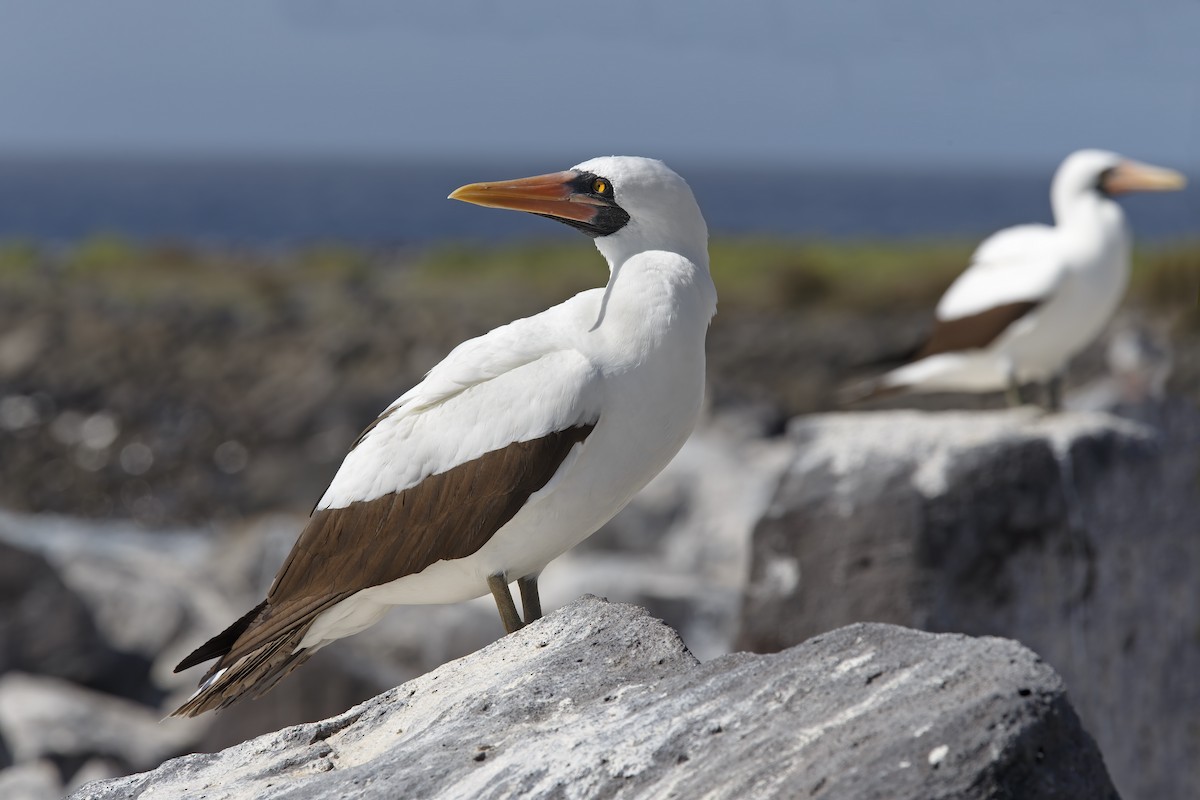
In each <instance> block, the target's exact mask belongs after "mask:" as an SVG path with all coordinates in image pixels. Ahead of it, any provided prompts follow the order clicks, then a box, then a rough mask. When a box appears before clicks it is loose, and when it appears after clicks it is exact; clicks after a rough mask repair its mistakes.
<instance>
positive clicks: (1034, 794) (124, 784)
mask: <svg viewBox="0 0 1200 800" xmlns="http://www.w3.org/2000/svg"><path fill="white" fill-rule="evenodd" d="M398 796H404V797H430V798H432V797H473V798H489V797H558V798H582V797H588V798H594V797H639V798H643V797H699V796H704V797H706V798H745V797H756V798H757V797H830V798H833V797H855V798H882V797H887V798H895V799H902V798H930V797H956V798H985V797H986V798H994V797H1021V798H1025V799H1026V800H1036V798H1050V797H1055V798H1063V797H1070V798H1075V797H1078V798H1113V797H1116V792H1115V790H1114V789H1113V787H1112V785H1111V783H1110V782H1109V779H1108V775H1107V773H1106V771H1105V767H1104V763H1103V760H1102V759H1101V756H1100V753H1099V751H1098V750H1097V749H1096V746H1095V744H1094V743H1093V741H1092V739H1091V738H1090V737H1089V736H1088V734H1087V733H1086V732H1084V731H1083V729H1082V728H1081V727H1080V724H1079V721H1078V718H1077V717H1076V715H1075V712H1074V711H1073V710H1072V708H1071V706H1070V704H1069V702H1068V701H1067V698H1066V694H1065V690H1064V687H1063V682H1062V680H1061V679H1060V678H1059V677H1058V675H1057V674H1055V672H1054V671H1053V670H1052V669H1051V668H1050V667H1048V666H1047V665H1046V664H1045V663H1043V662H1042V661H1041V659H1040V658H1038V656H1037V655H1035V654H1034V653H1033V652H1032V651H1030V650H1028V649H1026V648H1025V647H1023V646H1021V645H1020V644H1018V643H1016V642H1013V641H1009V640H1004V639H996V638H971V637H967V636H962V635H958V634H940V635H935V634H928V633H921V632H917V631H913V630H908V629H905V628H900V627H895V626H891V625H884V624H857V625H851V626H848V627H845V628H840V629H838V630H836V631H832V632H830V633H827V634H824V635H821V636H817V637H814V638H812V639H809V640H808V641H806V642H804V643H802V644H799V645H797V646H795V647H792V648H790V649H788V650H786V651H784V652H781V653H777V654H773V655H750V654H745V653H738V654H734V655H729V656H722V657H720V658H716V659H713V660H712V661H708V662H706V663H699V662H697V660H696V659H695V658H694V657H693V656H692V655H691V653H689V652H688V650H687V649H686V648H685V647H684V646H683V643H682V641H681V640H680V638H679V636H678V635H677V634H676V633H675V631H673V630H672V629H671V628H669V627H667V626H666V625H665V624H663V623H662V622H660V621H658V620H656V619H653V618H652V617H650V616H649V615H647V614H646V612H645V611H643V610H642V609H640V608H638V607H635V606H629V605H618V604H609V603H607V602H605V601H603V600H599V599H597V598H595V597H590V596H589V597H584V598H582V599H580V600H578V601H576V602H575V603H572V604H571V605H569V606H567V607H565V608H563V609H562V610H561V611H559V612H557V613H555V614H552V615H551V616H549V617H547V618H545V619H543V620H541V621H539V622H537V623H535V624H533V625H531V626H529V627H527V628H525V629H523V630H521V631H519V632H518V633H516V634H514V635H512V636H507V637H505V638H503V639H501V640H499V641H497V642H495V643H494V644H492V645H490V646H488V647H486V648H484V649H483V650H480V651H478V652H476V653H473V654H472V655H470V656H467V657H465V658H462V659H459V660H457V661H452V662H450V663H448V664H445V665H443V666H442V667H440V668H438V669H436V670H434V671H432V672H430V673H428V674H426V675H424V676H422V677H420V678H417V679H415V680H412V681H409V682H408V683H405V684H403V685H401V686H399V687H397V688H395V689H391V690H389V691H386V692H384V693H383V694H381V695H379V696H377V697H375V698H374V699H372V700H369V701H367V702H366V703H363V704H361V705H359V706H356V707H354V708H352V709H350V710H349V711H347V712H345V713H343V714H340V715H338V716H335V717H332V718H330V719H327V720H325V721H323V722H317V723H312V724H305V725H298V726H295V727H291V728H286V729H284V730H281V731H279V732H277V733H272V734H267V735H265V736H261V737H259V738H257V739H252V740H250V741H247V742H244V743H242V744H240V745H237V746H234V747H231V748H229V749H227V750H224V751H222V752H219V753H212V754H194V755H188V756H183V757H181V758H176V759H173V760H171V761H168V762H166V763H165V764H163V765H162V766H160V767H159V768H157V769H155V770H154V771H152V772H146V773H142V774H138V775H130V776H127V777H123V778H116V779H113V780H108V781H102V782H98V783H93V784H89V785H87V786H85V787H83V788H82V789H80V790H79V791H78V792H77V793H76V794H75V795H73V799H74V800H119V799H120V800H124V799H125V798H134V797H137V798H142V800H152V798H167V797H169V798H205V800H219V798H255V799H256V800H265V799H267V798H305V800H313V799H314V798H317V799H319V798H348V797H354V798H392V797H398Z"/></svg>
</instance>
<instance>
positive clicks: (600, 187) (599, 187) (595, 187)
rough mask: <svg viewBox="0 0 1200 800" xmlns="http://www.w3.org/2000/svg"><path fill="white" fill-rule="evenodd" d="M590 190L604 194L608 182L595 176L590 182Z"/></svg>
mask: <svg viewBox="0 0 1200 800" xmlns="http://www.w3.org/2000/svg"><path fill="white" fill-rule="evenodd" d="M592 191H593V192H595V193H596V194H604V193H605V192H607V191H608V184H607V183H606V182H605V181H604V180H603V179H602V178H597V179H596V180H595V181H594V182H593V183H592Z"/></svg>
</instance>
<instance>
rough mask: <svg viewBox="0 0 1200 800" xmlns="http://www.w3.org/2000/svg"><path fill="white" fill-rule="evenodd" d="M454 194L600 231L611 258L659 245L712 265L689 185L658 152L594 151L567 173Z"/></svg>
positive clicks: (704, 228) (596, 233)
mask: <svg viewBox="0 0 1200 800" xmlns="http://www.w3.org/2000/svg"><path fill="white" fill-rule="evenodd" d="M450 199H452V200H462V201H464V202H467V203H474V204H476V205H481V206H488V207H490V208H509V209H513V210H515V211H527V212H529V213H531V214H537V215H539V216H543V217H549V218H550V219H555V220H558V221H559V222H563V223H566V224H567V225H570V226H571V227H573V228H576V229H577V230H579V231H582V232H583V233H585V234H587V235H588V236H591V237H592V238H594V239H595V240H596V246H597V247H598V248H599V249H600V252H602V253H603V254H604V255H605V257H606V258H608V260H609V262H610V263H620V262H621V261H623V260H624V259H625V258H628V257H629V256H630V255H633V254H634V253H637V252H641V251H644V250H650V249H654V250H671V251H673V252H677V253H680V254H681V255H684V256H686V257H688V258H690V259H692V260H693V261H694V262H695V263H697V264H703V265H704V266H706V267H707V265H708V256H707V243H708V228H707V226H706V225H705V223H704V217H703V215H702V214H701V213H700V207H699V206H698V205H697V204H696V198H695V197H694V196H693V195H692V190H691V188H690V187H689V186H688V185H687V182H686V181H684V180H683V178H681V177H679V175H678V174H676V173H675V172H674V171H673V170H672V169H670V168H669V167H668V166H667V165H666V164H664V163H663V162H661V161H657V160H655V159H652V158H639V157H634V156H605V157H602V158H593V159H591V160H589V161H584V162H583V163H582V164H577V165H575V166H574V167H572V168H571V169H569V170H566V171H564V172H554V173H550V174H547V175H537V176H534V177H532V178H518V179H516V180H509V181H495V182H489V183H472V184H469V185H467V186H463V187H461V188H458V189H455V190H454V191H453V192H451V193H450Z"/></svg>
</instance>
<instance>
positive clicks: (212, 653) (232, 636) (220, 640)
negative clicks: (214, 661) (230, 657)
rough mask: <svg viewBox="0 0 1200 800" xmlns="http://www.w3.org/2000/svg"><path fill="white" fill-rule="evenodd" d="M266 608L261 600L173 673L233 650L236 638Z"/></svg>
mask: <svg viewBox="0 0 1200 800" xmlns="http://www.w3.org/2000/svg"><path fill="white" fill-rule="evenodd" d="M266 607H267V601H266V600H263V601H262V602H261V603H259V604H258V605H256V606H255V607H254V608H252V609H250V610H249V611H247V612H246V613H245V615H243V616H242V618H241V619H239V620H238V621H237V622H235V623H233V624H232V625H230V626H229V627H228V628H226V629H225V630H223V631H221V632H220V633H218V634H217V635H216V636H214V637H213V638H211V639H209V640H208V641H207V642H205V643H204V644H202V645H200V646H199V647H197V648H196V649H195V650H193V651H192V652H191V653H189V654H188V656H187V658H185V659H183V661H180V662H179V663H178V664H177V665H176V666H175V672H183V671H184V670H185V669H187V668H188V667H194V666H196V665H197V664H203V663H204V662H205V661H208V660H209V659H210V658H217V657H218V656H223V655H225V654H226V653H228V652H229V651H230V650H232V649H233V645H234V643H235V642H236V641H237V640H238V638H239V637H241V635H242V634H243V633H245V632H246V629H247V628H249V627H250V623H252V622H253V621H254V620H255V619H257V618H258V615H259V614H261V613H262V611H263V609H264V608H266ZM216 669H217V668H216V667H214V668H213V669H212V670H210V671H209V674H210V675H211V674H212V673H213V672H215V671H216ZM204 677H205V678H207V677H208V675H205V676H204Z"/></svg>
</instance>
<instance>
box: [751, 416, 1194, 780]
mask: <svg viewBox="0 0 1200 800" xmlns="http://www.w3.org/2000/svg"><path fill="white" fill-rule="evenodd" d="M1140 414H1141V420H1140V421H1136V422H1135V421H1132V420H1129V419H1122V418H1118V417H1114V416H1111V415H1107V414H1099V413H1092V414H1083V413H1080V414H1061V415H1050V416H1047V415H1042V414H1039V413H1037V412H1035V411H1033V410H1031V409H1018V410H1015V411H1005V412H981V413H941V414H925V413H919V412H911V411H910V412H887V413H877V414H837V415H825V416H818V417H809V418H805V419H799V420H796V421H795V422H794V423H793V424H792V426H791V428H790V430H789V433H788V437H789V439H790V440H791V441H792V443H793V446H794V455H793V460H792V464H791V467H790V468H789V469H788V470H787V473H786V475H785V477H784V479H783V481H782V482H781V484H780V487H779V490H778V492H777V494H776V496H775V499H774V501H773V503H772V504H771V506H770V508H769V509H768V511H767V513H766V514H765V515H764V516H763V517H762V519H761V520H760V521H759V523H758V525H757V527H756V529H755V532H754V535H753V543H752V550H753V553H752V566H751V571H750V575H751V577H750V581H749V583H748V586H747V590H746V598H745V603H744V606H743V611H742V620H741V632H740V634H739V637H738V646H739V647H741V648H745V649H750V650H754V651H758V652H772V651H776V650H781V649H783V648H786V647H789V646H791V645H793V644H795V643H797V642H801V641H804V640H805V639H808V638H809V637H811V636H813V635H816V634H819V633H821V632H822V631H827V630H831V629H834V628H837V627H839V626H842V625H846V624H849V623H852V622H857V621H878V622H890V623H896V624H900V625H908V626H914V627H919V628H922V629H925V630H931V631H959V632H963V633H968V634H972V635H999V636H1005V637H1011V638H1014V639H1018V640H1020V641H1021V642H1023V643H1024V644H1026V645H1028V646H1029V647H1031V648H1033V649H1034V650H1035V651H1037V652H1038V653H1039V654H1041V655H1042V656H1043V657H1044V658H1046V660H1047V661H1048V662H1049V663H1050V664H1052V665H1053V666H1054V667H1055V669H1057V670H1058V671H1059V672H1060V673H1061V674H1062V675H1063V677H1064V678H1065V680H1066V682H1067V685H1068V686H1069V687H1070V690H1071V696H1072V698H1073V699H1074V701H1075V703H1076V707H1077V708H1078V710H1079V714H1080V716H1081V718H1082V719H1083V721H1084V724H1085V725H1086V726H1087V728H1088V730H1090V731H1092V732H1093V733H1094V734H1095V736H1096V739H1097V741H1098V743H1099V745H1100V748H1101V749H1102V750H1103V752H1104V753H1105V756H1106V760H1107V763H1108V767H1109V769H1110V770H1111V773H1112V775H1113V779H1114V782H1115V784H1116V785H1117V787H1118V788H1119V789H1120V790H1121V791H1122V792H1123V793H1126V794H1128V795H1130V796H1136V797H1162V798H1167V797H1190V796H1194V795H1193V794H1191V793H1192V792H1194V790H1195V787H1197V786H1200V737H1198V736H1197V733H1196V730H1197V729H1196V710H1197V709H1200V638H1197V635H1196V631H1197V630H1200V581H1198V580H1197V579H1196V576H1197V574H1200V536H1197V533H1198V532H1200V525H1198V523H1197V520H1198V519H1200V490H1198V488H1200V480H1198V477H1200V470H1198V466H1200V417H1198V416H1197V414H1196V413H1195V411H1194V410H1191V409H1188V408H1174V407H1157V408H1155V407H1151V408H1143V409H1141V411H1140Z"/></svg>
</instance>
